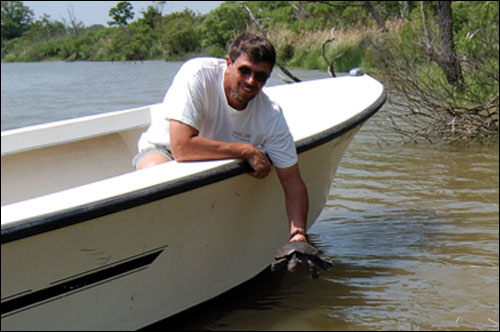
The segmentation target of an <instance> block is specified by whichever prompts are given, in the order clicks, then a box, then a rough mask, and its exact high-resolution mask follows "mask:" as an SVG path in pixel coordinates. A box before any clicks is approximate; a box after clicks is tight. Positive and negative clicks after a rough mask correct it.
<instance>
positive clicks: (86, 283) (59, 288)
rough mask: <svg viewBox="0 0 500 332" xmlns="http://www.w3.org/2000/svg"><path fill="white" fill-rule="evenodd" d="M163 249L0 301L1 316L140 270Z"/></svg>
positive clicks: (151, 261)
mask: <svg viewBox="0 0 500 332" xmlns="http://www.w3.org/2000/svg"><path fill="white" fill-rule="evenodd" d="M164 249H165V247H162V248H160V249H159V250H158V249H155V250H154V251H153V252H151V251H150V252H148V253H145V254H142V255H140V256H139V257H137V256H134V257H131V258H128V259H126V260H123V261H120V262H115V263H113V264H108V265H106V266H104V267H102V268H100V269H98V270H97V271H92V272H91V271H87V272H86V273H85V274H83V275H82V274H79V276H73V277H70V278H67V279H65V280H67V281H64V282H60V283H58V284H57V285H54V286H51V287H48V288H44V289H41V290H39V291H36V292H33V293H31V292H30V293H29V294H26V295H22V296H19V297H17V298H14V299H11V300H7V301H4V302H2V317H7V316H10V315H12V314H15V313H18V312H21V311H24V310H27V309H30V308H33V307H35V306H38V305H42V304H44V303H47V302H51V301H54V300H57V299H59V298H61V297H65V296H68V295H71V294H74V293H77V292H80V291H82V290H85V289H88V288H90V287H95V286H97V285H100V284H103V283H106V282H109V281H111V280H115V279H117V278H121V277H124V276H126V275H129V274H131V273H135V272H138V271H142V270H144V269H146V268H147V267H148V266H149V265H150V264H151V263H153V261H154V260H155V259H156V258H157V257H158V256H159V255H160V254H161V253H162V252H163V250H164ZM68 279H69V280H68Z"/></svg>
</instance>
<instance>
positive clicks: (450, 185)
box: [2, 61, 499, 331]
mask: <svg viewBox="0 0 500 332" xmlns="http://www.w3.org/2000/svg"><path fill="white" fill-rule="evenodd" d="M179 66H180V63H166V62H161V61H147V62H144V63H81V62H80V63H78V62H77V63H61V62H56V63H33V64H22V63H21V64H2V130H5V129H8V128H17V127H22V126H26V125H30V124H35V123H43V122H47V121H52V120H55V119H63V118H71V117H75V116H81V115H88V114H95V113H101V112H107V111H114V110H119V109H126V108H129V107H135V106H141V105H146V104H152V103H156V102H161V100H162V98H163V95H164V93H165V90H166V88H167V86H168V85H169V84H170V82H171V79H172V76H173V74H174V73H175V72H176V70H177V69H178V68H179ZM278 72H279V70H275V73H273V77H272V78H271V81H270V84H277V83H279V82H280V81H281V80H280V78H279V76H278ZM295 73H296V74H297V75H298V76H300V77H304V78H306V77H308V78H313V77H326V74H324V73H320V72H317V71H296V72H295ZM387 107H390V105H386V106H385V107H384V109H386V108H387ZM384 109H383V110H381V111H380V112H379V113H377V115H375V117H374V118H373V119H371V120H369V121H368V122H367V123H366V125H365V126H364V127H363V128H362V129H361V130H360V132H359V133H358V135H357V136H356V137H355V138H354V140H353V142H352V143H351V145H350V146H349V148H348V149H347V151H346V153H345V155H344V157H343V159H342V161H341V164H340V166H339V169H338V171H337V175H336V178H335V180H334V184H333V186H332V188H331V191H330V196H329V197H328V201H327V204H326V206H325V209H324V210H323V213H322V214H321V215H320V217H319V219H318V221H317V223H316V224H315V225H314V227H313V228H312V230H311V232H310V233H311V239H312V241H313V242H314V243H315V244H316V245H317V246H318V247H319V248H320V249H322V250H323V251H324V252H325V253H326V254H327V255H328V256H329V257H330V258H331V259H332V260H334V262H335V266H334V267H333V269H332V270H331V271H329V272H324V271H320V273H321V276H320V279H318V280H312V279H311V278H310V277H309V275H308V273H307V271H305V269H304V270H299V271H297V272H296V273H294V274H288V273H286V272H275V273H271V272H269V271H264V272H263V273H261V274H260V275H258V276H257V277H256V278H254V279H252V280H251V281H249V282H247V283H245V284H243V285H241V286H239V287H237V288H235V289H233V290H232V291H230V292H228V293H226V294H224V295H222V296H220V297H218V298H216V299H214V300H212V301H209V302H208V303H206V304H203V305H201V306H198V307H195V308H194V309H191V310H189V311H187V312H185V313H182V314H180V315H177V316H174V317H173V318H170V319H167V320H165V321H163V322H161V323H160V324H159V326H160V327H162V328H167V329H174V330H257V331H259V330H498V329H499V326H498V322H499V317H498V316H499V305H498V304H499V295H498V290H499V288H498V287H499V286H498V285H499V269H498V266H499V263H498V260H499V237H498V233H499V221H498V217H499V189H498V187H499V158H498V155H499V154H498V146H496V147H463V148H450V147H439V146H428V145H424V144H422V145H402V144H400V143H399V141H398V140H397V139H396V138H395V137H393V136H392V135H391V134H390V133H389V132H388V131H387V130H386V129H385V128H384V127H382V126H381V125H380V124H379V123H380V121H379V120H380V119H382V118H383V116H384V113H385V111H384ZM382 138H383V139H382ZM228 268H231V267H228ZM221 273H222V272H221Z"/></svg>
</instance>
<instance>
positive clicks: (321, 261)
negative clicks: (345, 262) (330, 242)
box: [313, 255, 333, 271]
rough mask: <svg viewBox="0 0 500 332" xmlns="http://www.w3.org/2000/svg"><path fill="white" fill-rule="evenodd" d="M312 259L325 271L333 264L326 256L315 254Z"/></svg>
mask: <svg viewBox="0 0 500 332" xmlns="http://www.w3.org/2000/svg"><path fill="white" fill-rule="evenodd" d="M313 260H314V262H315V263H316V264H318V265H319V266H321V268H322V269H323V270H325V271H328V270H329V269H330V268H331V267H332V266H333V263H332V262H331V261H330V260H329V259H328V258H326V257H324V256H321V255H316V256H315V257H314V258H313Z"/></svg>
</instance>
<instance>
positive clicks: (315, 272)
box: [302, 255, 319, 279]
mask: <svg viewBox="0 0 500 332" xmlns="http://www.w3.org/2000/svg"><path fill="white" fill-rule="evenodd" d="M302 256H303V257H302V258H303V260H304V261H305V262H306V263H307V265H308V266H309V271H310V272H311V275H312V277H313V279H318V278H319V273H318V270H317V269H316V267H315V266H314V263H313V261H312V260H311V258H310V257H309V255H302Z"/></svg>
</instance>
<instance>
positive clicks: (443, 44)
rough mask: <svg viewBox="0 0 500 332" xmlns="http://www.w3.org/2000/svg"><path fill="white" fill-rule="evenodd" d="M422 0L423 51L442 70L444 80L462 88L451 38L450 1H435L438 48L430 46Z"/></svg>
mask: <svg viewBox="0 0 500 332" xmlns="http://www.w3.org/2000/svg"><path fill="white" fill-rule="evenodd" d="M423 5H424V2H423V1H421V2H420V6H421V13H422V19H423V24H424V26H423V27H424V34H425V38H426V42H425V46H424V47H423V50H424V52H425V53H426V54H427V55H428V56H429V58H430V59H432V60H433V61H435V62H436V63H437V65H438V66H439V67H440V68H441V69H442V70H443V72H444V74H445V75H446V80H447V81H448V83H449V84H451V85H453V86H455V87H457V88H459V89H463V88H464V78H463V76H462V69H461V66H460V62H459V61H458V56H457V49H456V47H455V42H454V40H453V17H452V10H451V2H450V1H438V2H437V9H436V12H437V22H438V26H439V44H440V50H436V49H435V48H434V47H432V46H431V45H432V42H431V41H430V40H429V38H430V37H429V33H428V31H427V26H426V23H425V16H424V10H423Z"/></svg>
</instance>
